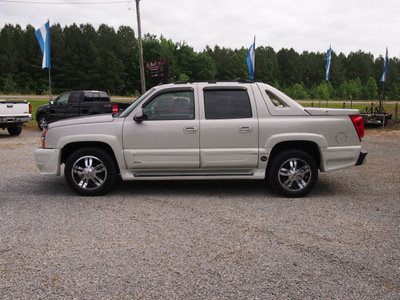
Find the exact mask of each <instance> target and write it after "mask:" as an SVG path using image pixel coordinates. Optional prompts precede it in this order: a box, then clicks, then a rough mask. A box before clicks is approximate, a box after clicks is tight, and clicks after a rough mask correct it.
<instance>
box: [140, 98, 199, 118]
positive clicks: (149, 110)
mask: <svg viewBox="0 0 400 300" xmlns="http://www.w3.org/2000/svg"><path fill="white" fill-rule="evenodd" d="M143 111H144V113H145V114H146V115H147V117H148V120H190V119H194V98H193V92H192V91H177V92H169V93H166V94H160V95H157V96H156V97H155V98H153V99H152V100H151V101H150V102H148V103H147V104H145V106H144V107H143Z"/></svg>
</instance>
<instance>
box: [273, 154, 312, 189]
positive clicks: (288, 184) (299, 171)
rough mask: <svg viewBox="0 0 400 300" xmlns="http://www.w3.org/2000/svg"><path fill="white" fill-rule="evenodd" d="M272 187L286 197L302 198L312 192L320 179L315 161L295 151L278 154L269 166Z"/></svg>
mask: <svg viewBox="0 0 400 300" xmlns="http://www.w3.org/2000/svg"><path fill="white" fill-rule="evenodd" d="M267 179H268V182H269V184H270V186H271V187H272V188H273V189H274V190H276V191H277V192H279V193H280V194H281V195H283V196H286V197H302V196H304V195H306V194H307V193H308V192H309V191H311V190H312V188H313V187H314V185H315V183H316V182H317V179H318V167H317V164H316V162H315V159H314V158H313V157H312V156H310V155H309V154H308V153H306V152H304V151H301V150H297V149H293V150H285V151H282V152H279V153H276V154H275V155H274V156H273V157H271V161H270V163H269V164H268V169H267Z"/></svg>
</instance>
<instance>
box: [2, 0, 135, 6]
mask: <svg viewBox="0 0 400 300" xmlns="http://www.w3.org/2000/svg"><path fill="white" fill-rule="evenodd" d="M0 2H7V3H18V4H45V5H63V4H67V5H71V4H72V5H97V4H119V3H130V2H132V0H122V1H95V2H44V1H24V0H0Z"/></svg>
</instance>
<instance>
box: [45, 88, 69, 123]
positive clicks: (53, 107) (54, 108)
mask: <svg viewBox="0 0 400 300" xmlns="http://www.w3.org/2000/svg"><path fill="white" fill-rule="evenodd" d="M69 95H70V93H62V94H61V95H60V96H58V97H57V98H56V99H55V100H54V101H53V102H52V103H50V116H49V121H57V120H61V119H64V118H65V116H66V110H67V107H68V99H69Z"/></svg>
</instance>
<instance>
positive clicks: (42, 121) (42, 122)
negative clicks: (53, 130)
mask: <svg viewBox="0 0 400 300" xmlns="http://www.w3.org/2000/svg"><path fill="white" fill-rule="evenodd" d="M37 122H38V127H39V129H40V130H43V129H45V128H47V125H48V123H49V117H48V116H47V115H45V114H41V115H39V117H38V119H37Z"/></svg>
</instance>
